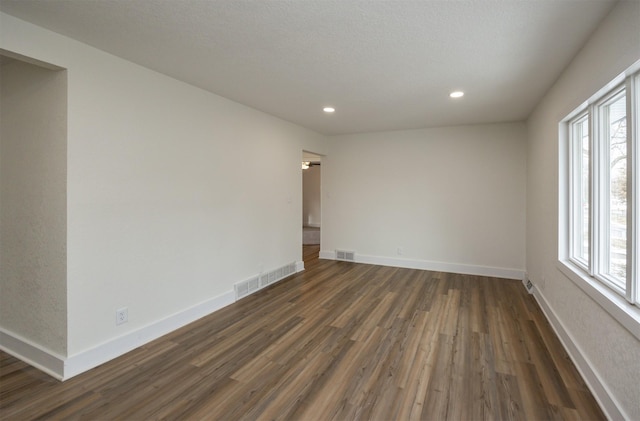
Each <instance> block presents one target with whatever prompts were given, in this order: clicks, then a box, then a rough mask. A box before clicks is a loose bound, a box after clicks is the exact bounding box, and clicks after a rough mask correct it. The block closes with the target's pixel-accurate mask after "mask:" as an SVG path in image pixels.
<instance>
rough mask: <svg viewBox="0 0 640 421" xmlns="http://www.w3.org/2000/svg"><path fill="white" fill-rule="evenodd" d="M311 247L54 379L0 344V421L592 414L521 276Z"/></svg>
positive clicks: (596, 411) (578, 381)
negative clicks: (446, 269)
mask: <svg viewBox="0 0 640 421" xmlns="http://www.w3.org/2000/svg"><path fill="white" fill-rule="evenodd" d="M317 253H318V247H317V246H316V247H313V246H311V247H306V248H305V252H304V256H305V265H306V268H307V270H306V271H304V272H302V273H300V274H297V275H294V276H292V277H290V278H288V279H286V280H283V281H281V282H280V283H278V284H276V285H274V286H271V287H269V288H267V289H265V290H262V291H260V292H258V293H256V294H254V295H252V296H250V297H247V298H245V299H243V300H241V301H239V302H237V303H235V304H233V305H231V306H229V307H226V308H224V309H222V310H220V311H218V312H216V313H215V314H212V315H210V316H208V317H205V318H203V319H201V320H199V321H197V322H195V323H193V324H191V325H189V326H187V327H185V328H183V329H180V330H178V331H176V332H173V333H171V334H170V335H167V336H165V337H163V338H160V339H158V340H156V341H154V342H152V343H149V344H147V345H145V346H143V347H141V348H139V349H137V350H135V351H132V352H131V353H129V354H127V355H124V356H122V357H120V358H118V359H116V360H114V361H111V362H109V363H107V364H104V365H102V366H100V367H98V368H96V369H93V370H91V371H89V372H87V373H84V374H82V375H79V376H77V377H75V378H72V379H70V380H68V381H66V382H64V383H60V382H58V381H56V380H53V379H51V378H49V377H47V376H46V375H45V374H42V373H40V372H39V371H37V370H35V369H33V368H31V367H29V366H27V365H25V364H24V363H22V362H20V361H18V360H16V359H14V358H13V357H10V356H8V355H6V354H4V353H0V355H1V357H0V360H1V364H2V366H1V373H0V383H1V385H0V411H1V412H0V418H2V419H20V420H25V419H63V418H64V419H68V418H71V419H91V420H96V419H100V420H107V419H125V420H142V419H145V420H146V419H158V418H167V419H215V420H236V419H247V420H257V419H265V420H266V419H291V420H330V419H333V420H355V419H363V420H408V419H429V420H446V419H450V420H481V419H604V416H603V414H602V412H601V411H600V409H599V408H598V406H597V404H596V402H595V401H594V399H593V397H592V395H591V394H590V393H589V391H588V389H587V388H586V386H585V384H584V382H583V381H582V379H581V378H580V376H579V374H578V373H577V372H576V369H575V368H574V366H573V365H572V363H571V362H570V360H569V359H568V357H567V355H566V354H565V352H564V350H563V349H562V347H561V345H560V344H559V342H558V339H557V338H556V337H555V335H554V333H553V332H552V330H551V328H550V326H549V325H548V324H547V322H546V320H545V319H544V316H543V315H542V313H541V311H540V309H539V308H538V306H537V305H536V303H535V301H534V300H533V299H532V298H531V297H530V296H529V295H527V293H526V291H525V289H524V287H523V286H522V284H521V283H520V282H517V281H510V280H504V279H495V278H486V277H478V276H467V275H455V274H449V273H440V272H427V271H419V270H410V269H398V268H390V267H381V266H373V265H362V264H355V263H347V262H335V261H324V260H318V259H317Z"/></svg>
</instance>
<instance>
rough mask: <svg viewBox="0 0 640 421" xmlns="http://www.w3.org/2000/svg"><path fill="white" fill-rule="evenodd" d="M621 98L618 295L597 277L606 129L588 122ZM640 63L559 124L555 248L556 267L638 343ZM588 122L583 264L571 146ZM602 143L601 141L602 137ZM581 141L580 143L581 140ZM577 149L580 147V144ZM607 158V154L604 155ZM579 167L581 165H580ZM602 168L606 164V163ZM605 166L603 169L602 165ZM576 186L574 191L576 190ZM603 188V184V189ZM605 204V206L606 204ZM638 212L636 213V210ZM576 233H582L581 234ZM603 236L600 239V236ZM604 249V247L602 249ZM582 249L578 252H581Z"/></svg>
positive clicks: (577, 154)
mask: <svg viewBox="0 0 640 421" xmlns="http://www.w3.org/2000/svg"><path fill="white" fill-rule="evenodd" d="M623 90H624V92H625V95H626V119H627V120H626V130H627V140H626V141H627V164H626V165H627V167H626V171H627V197H626V206H627V215H626V224H627V226H626V229H627V233H626V238H627V246H626V252H627V263H626V284H625V286H626V288H625V290H624V291H623V290H622V288H619V287H618V286H617V285H616V283H615V282H611V279H607V276H603V270H601V269H602V268H603V261H602V260H603V259H602V258H601V257H600V256H601V254H602V250H604V249H603V248H602V245H603V241H604V240H606V238H600V236H601V234H602V231H603V230H602V228H603V227H602V226H601V225H602V224H603V219H604V218H610V215H609V214H608V212H606V208H605V209H603V206H602V197H600V195H601V193H602V191H603V186H602V184H603V183H604V182H605V181H606V182H608V179H607V180H603V179H602V177H601V172H602V171H603V169H602V168H601V167H602V165H603V162H604V158H603V154H602V153H601V151H596V148H603V147H604V146H603V144H605V143H606V145H607V146H609V142H608V141H603V140H602V133H604V132H605V131H606V133H607V136H608V133H609V132H608V130H609V127H608V126H607V127H604V126H605V124H603V121H602V118H600V117H597V118H594V116H595V115H597V114H598V113H603V112H604V111H603V110H604V109H605V107H606V106H607V105H608V104H611V103H612V102H613V101H612V100H613V99H614V98H615V97H616V96H617V95H619V94H620V92H621V91H623ZM639 108H640V61H638V62H636V63H635V64H634V65H633V66H632V67H630V68H629V69H627V71H626V72H625V73H623V74H621V75H619V76H618V77H617V78H615V79H614V80H613V81H611V82H610V83H609V84H607V85H606V86H604V87H603V88H602V89H600V90H599V91H598V92H597V93H595V94H594V95H593V96H592V97H591V98H589V100H588V101H586V102H584V103H583V104H581V105H580V106H579V107H577V108H576V109H575V110H574V111H572V112H571V113H570V114H569V115H567V116H566V117H565V118H564V119H563V120H562V121H561V122H560V124H559V140H560V142H559V147H560V149H559V179H558V181H559V186H558V195H559V197H558V199H559V206H558V210H559V230H558V235H559V237H558V238H559V243H558V245H559V248H558V251H559V253H558V265H557V266H558V269H559V270H560V271H561V272H562V273H563V274H564V275H565V276H567V277H568V278H569V279H570V280H572V281H573V282H574V283H575V284H576V285H577V286H579V287H580V288H581V289H582V290H583V291H584V292H586V293H587V294H588V295H589V296H590V297H591V298H592V299H594V301H596V302H597V303H598V304H599V305H600V306H601V307H603V308H604V309H605V310H606V311H607V312H608V313H609V314H610V315H612V316H613V317H614V318H615V319H616V320H618V321H619V322H620V323H621V324H622V325H623V326H624V327H626V328H627V329H628V330H629V331H630V332H631V333H633V334H634V336H635V337H636V338H637V339H640V279H638V275H639V274H640V247H639V245H640V227H639V226H638V224H640V215H639V214H640V150H639V149H640V146H639V145H638V141H639V140H640V139H639V138H638V134H639V133H640V113H639V112H638V109H639ZM585 118H588V121H589V123H588V127H589V129H588V130H589V133H588V136H589V140H588V142H589V154H590V156H589V160H588V161H589V175H590V176H589V187H588V189H587V190H588V192H589V193H588V194H589V200H588V202H589V212H588V215H589V223H588V227H589V230H588V235H589V242H588V244H589V246H588V256H587V257H588V260H589V261H584V259H581V258H580V256H579V255H578V250H577V248H578V243H577V242H576V241H578V240H577V239H576V232H577V231H578V230H580V231H581V232H582V231H583V230H584V229H583V227H582V226H580V227H579V226H578V225H577V224H579V223H580V222H581V221H579V218H578V217H577V216H578V215H577V214H576V212H578V211H580V212H583V208H582V205H581V203H580V202H579V201H577V200H576V199H578V200H579V199H580V198H581V197H582V196H581V194H582V193H581V192H578V191H576V190H577V186H576V177H578V178H579V179H580V178H582V177H583V175H582V174H581V173H580V170H581V168H580V166H579V165H578V163H579V162H578V159H582V146H580V148H577V147H575V146H574V139H575V137H576V125H577V124H578V123H581V122H582V121H584V119H585ZM605 140H606V139H605ZM581 142H582V140H581ZM581 145H582V143H581ZM606 158H607V159H608V155H606ZM580 165H582V164H580ZM606 165H607V166H609V165H610V162H609V161H607V163H606ZM607 168H608V167H607ZM578 188H579V187H578ZM606 188H607V189H609V188H610V187H609V185H606ZM607 200H608V199H607ZM607 205H608V204H607ZM637 210H638V211H637ZM581 235H582V234H581ZM603 237H605V236H603ZM606 250H607V251H608V249H606ZM582 251H583V250H580V252H581V253H582Z"/></svg>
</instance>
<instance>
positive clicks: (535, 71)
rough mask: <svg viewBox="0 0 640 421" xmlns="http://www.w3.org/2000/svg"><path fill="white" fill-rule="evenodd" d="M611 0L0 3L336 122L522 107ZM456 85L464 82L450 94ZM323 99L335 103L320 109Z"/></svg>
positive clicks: (394, 121) (485, 116)
mask: <svg viewBox="0 0 640 421" xmlns="http://www.w3.org/2000/svg"><path fill="white" fill-rule="evenodd" d="M613 4H614V2H613V1H608V0H597V1H590V0H499V1H488V0H474V1H429V0H422V1H404V0H388V1H384V0H366V1H362V0H278V1H275V0H262V1H258V0H248V1H247V0H207V1H204V0H101V1H87V0H28V1H18V0H0V10H2V11H3V12H5V13H8V14H11V15H14V16H16V17H18V18H20V19H23V20H26V21H29V22H32V23H35V24H36V25H40V26H43V27H45V28H48V29H51V30H53V31H55V32H58V33H61V34H63V35H67V36H69V37H72V38H75V39H77V40H79V41H82V42H85V43H87V44H90V45H92V46H95V47H97V48H100V49H102V50H104V51H107V52H109V53H112V54H114V55H117V56H120V57H123V58H125V59H128V60H130V61H133V62H135V63H138V64H141V65H143V66H146V67H148V68H151V69H154V70H156V71H159V72H161V73H164V74H167V75H170V76H172V77H175V78H177V79H180V80H183V81H185V82H188V83H190V84H193V85H196V86H199V87H201V88H203V89H206V90H209V91H211V92H214V93H216V94H219V95H222V96H224V97H227V98H229V99H232V100H234V101H237V102H240V103H242V104H245V105H248V106H251V107H254V108H257V109H259V110H262V111H265V112H267V113H269V114H272V115H275V116H278V117H281V118H283V119H285V120H288V121H291V122H294V123H297V124H300V125H302V126H304V127H307V128H310V129H313V130H315V131H318V132H321V133H325V134H342V133H356V132H370V131H380V130H397V129H410V128H422V127H432V126H443V125H458V124H471V123H488V122H504V121H517V120H523V119H525V118H526V117H527V116H528V114H529V113H530V112H531V111H532V109H533V107H534V106H535V104H536V103H537V102H538V101H539V100H540V99H541V98H542V96H543V95H544V93H545V92H546V91H547V89H549V88H550V87H551V85H552V84H553V82H554V81H555V79H556V78H557V77H558V76H559V74H560V73H561V71H562V70H563V69H564V68H565V66H566V65H567V64H568V63H569V62H570V60H571V59H572V57H573V56H574V55H575V54H576V53H577V52H578V50H579V49H580V47H581V46H582V45H583V44H584V42H585V41H586V39H587V38H588V36H589V35H590V34H591V33H592V32H593V31H594V29H595V28H596V27H597V25H598V23H599V22H600V21H601V20H602V19H603V18H604V17H605V16H606V14H607V13H608V12H609V10H610V9H611V7H612V6H613ZM453 89H462V90H464V91H465V92H466V95H465V96H464V98H462V99H458V100H453V99H450V98H449V97H448V94H449V92H450V91H451V90H453ZM325 105H332V106H334V107H335V108H336V110H337V111H336V112H335V114H333V115H326V114H324V113H323V112H322V107H323V106H325Z"/></svg>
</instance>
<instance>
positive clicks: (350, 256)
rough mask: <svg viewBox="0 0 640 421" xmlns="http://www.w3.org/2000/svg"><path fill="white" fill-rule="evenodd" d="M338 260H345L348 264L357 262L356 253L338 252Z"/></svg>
mask: <svg viewBox="0 0 640 421" xmlns="http://www.w3.org/2000/svg"><path fill="white" fill-rule="evenodd" d="M336 260H344V261H346V262H355V261H356V253H355V252H354V251H345V250H336Z"/></svg>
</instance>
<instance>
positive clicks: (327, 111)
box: [322, 107, 336, 113]
mask: <svg viewBox="0 0 640 421" xmlns="http://www.w3.org/2000/svg"><path fill="white" fill-rule="evenodd" d="M322 111H324V112H325V113H333V112H335V111H336V109H335V108H333V107H324V108H323V109H322Z"/></svg>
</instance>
